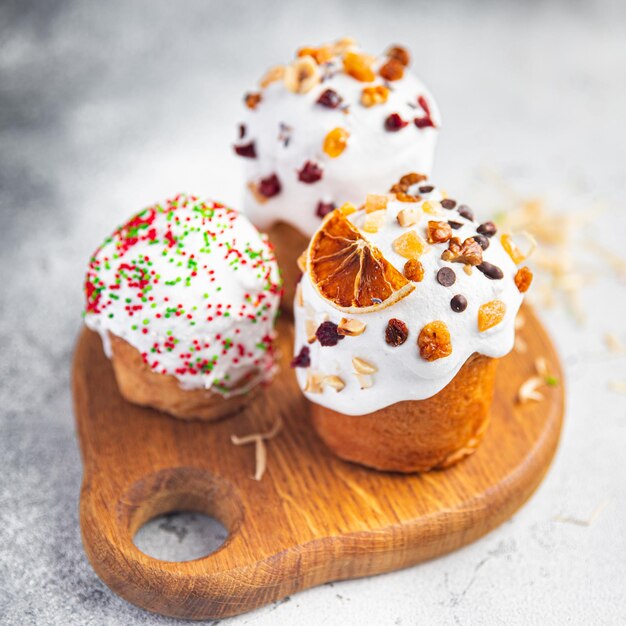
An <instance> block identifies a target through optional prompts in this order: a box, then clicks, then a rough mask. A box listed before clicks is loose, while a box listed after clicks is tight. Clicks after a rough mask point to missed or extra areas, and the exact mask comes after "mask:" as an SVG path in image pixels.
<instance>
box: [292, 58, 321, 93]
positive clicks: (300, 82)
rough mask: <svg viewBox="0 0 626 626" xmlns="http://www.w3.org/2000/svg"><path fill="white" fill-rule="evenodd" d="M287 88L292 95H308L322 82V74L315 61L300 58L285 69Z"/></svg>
mask: <svg viewBox="0 0 626 626" xmlns="http://www.w3.org/2000/svg"><path fill="white" fill-rule="evenodd" d="M284 81H285V87H286V88H287V89H288V90H289V91H291V92H292V93H307V92H309V91H311V89H313V87H315V85H317V84H318V83H319V82H320V72H319V69H318V67H317V63H316V62H315V59H314V58H313V57H310V56H304V57H298V58H297V59H296V60H295V61H294V62H293V63H291V64H290V65H288V66H287V67H286V68H285V75H284Z"/></svg>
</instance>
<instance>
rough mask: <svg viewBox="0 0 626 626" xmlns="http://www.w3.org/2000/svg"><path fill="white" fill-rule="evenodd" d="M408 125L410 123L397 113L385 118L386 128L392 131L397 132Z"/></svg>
mask: <svg viewBox="0 0 626 626" xmlns="http://www.w3.org/2000/svg"><path fill="white" fill-rule="evenodd" d="M408 125H409V123H408V122H405V121H404V120H403V119H402V118H401V117H400V116H399V115H398V114H397V113H392V114H391V115H389V117H387V119H386V120H385V130H388V131H390V132H392V133H395V132H396V131H398V130H400V129H401V128H404V127H405V126H408Z"/></svg>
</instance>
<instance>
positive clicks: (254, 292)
mask: <svg viewBox="0 0 626 626" xmlns="http://www.w3.org/2000/svg"><path fill="white" fill-rule="evenodd" d="M86 295H87V310H86V312H85V324H86V325H87V326H88V327H89V328H91V329H93V330H95V331H97V332H98V333H99V334H100V336H101V337H102V341H103V345H104V347H105V350H106V352H107V355H109V356H110V346H109V340H108V334H109V333H112V334H113V335H116V336H118V337H121V338H122V339H125V340H126V341H128V342H129V343H130V344H131V345H132V346H133V347H135V348H136V349H137V350H139V352H141V353H142V355H143V357H144V361H145V362H146V363H148V365H149V366H150V367H151V368H152V370H153V371H155V372H158V373H162V374H171V375H173V376H175V377H176V378H177V379H178V380H179V382H180V385H181V387H183V388H186V389H195V388H205V389H211V391H214V392H218V393H221V394H222V395H225V396H228V395H232V394H233V393H243V392H245V391H247V390H248V389H250V387H251V386H253V385H254V384H256V383H258V382H260V381H262V380H263V379H266V378H269V377H270V376H271V375H272V374H273V371H274V369H275V365H274V354H273V351H272V348H271V340H272V338H273V336H274V331H273V325H274V319H275V316H276V312H277V309H278V304H279V299H280V286H279V274H278V267H277V265H276V262H275V260H274V255H273V252H272V250H271V247H270V246H269V244H268V242H267V238H266V236H265V235H261V234H259V233H258V231H257V230H256V228H255V227H254V226H253V225H252V224H251V223H250V222H249V221H248V219H247V218H246V217H245V216H243V215H240V214H238V213H237V212H235V211H233V210H231V209H229V208H227V207H224V206H223V205H221V204H217V203H213V202H209V201H207V202H201V201H198V199H197V198H194V197H193V196H185V195H181V196H177V197H176V198H174V199H172V200H168V201H166V202H164V203H162V204H157V205H154V206H152V207H149V208H148V209H145V210H144V211H142V212H141V213H139V214H137V215H136V216H134V217H133V218H131V220H129V222H127V223H126V224H125V225H124V226H122V227H120V228H119V229H118V230H116V231H115V232H114V233H113V235H112V236H111V237H109V238H107V239H106V240H105V242H104V244H103V245H102V246H101V247H100V248H99V249H98V250H97V251H96V252H95V253H94V256H93V257H92V259H91V263H90V266H89V270H88V273H87V279H86ZM235 385H237V389H236V390H233V389H231V388H232V387H233V386H235Z"/></svg>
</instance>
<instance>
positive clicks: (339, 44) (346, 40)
mask: <svg viewBox="0 0 626 626" xmlns="http://www.w3.org/2000/svg"><path fill="white" fill-rule="evenodd" d="M356 46H357V42H356V40H354V39H352V38H350V37H343V38H342V39H339V40H338V41H336V42H335V43H334V44H333V45H332V50H333V53H334V54H335V55H337V54H344V53H345V52H347V51H348V50H351V49H352V48H355V47H356Z"/></svg>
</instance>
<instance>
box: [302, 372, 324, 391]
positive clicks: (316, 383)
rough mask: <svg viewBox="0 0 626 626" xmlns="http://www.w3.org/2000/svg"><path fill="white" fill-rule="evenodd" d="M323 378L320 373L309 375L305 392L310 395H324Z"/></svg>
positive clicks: (310, 373) (309, 373)
mask: <svg viewBox="0 0 626 626" xmlns="http://www.w3.org/2000/svg"><path fill="white" fill-rule="evenodd" d="M322 380H323V379H322V376H321V375H320V374H319V373H318V372H311V371H309V372H308V373H307V378H306V385H305V386H304V391H307V392H309V393H322Z"/></svg>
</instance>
